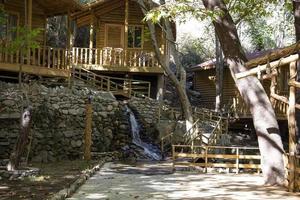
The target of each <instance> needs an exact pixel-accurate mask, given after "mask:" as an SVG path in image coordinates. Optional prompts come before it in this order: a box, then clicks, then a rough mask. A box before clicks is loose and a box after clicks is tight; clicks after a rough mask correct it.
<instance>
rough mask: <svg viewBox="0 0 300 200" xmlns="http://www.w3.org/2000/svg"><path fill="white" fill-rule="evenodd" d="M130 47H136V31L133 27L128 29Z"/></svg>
mask: <svg viewBox="0 0 300 200" xmlns="http://www.w3.org/2000/svg"><path fill="white" fill-rule="evenodd" d="M128 47H129V48H133V47H134V30H133V27H128Z"/></svg>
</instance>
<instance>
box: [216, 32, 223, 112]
mask: <svg viewBox="0 0 300 200" xmlns="http://www.w3.org/2000/svg"><path fill="white" fill-rule="evenodd" d="M215 36H216V107H215V110H216V112H221V109H222V98H223V67H224V66H223V62H222V60H223V58H222V49H221V46H220V42H219V39H218V36H217V33H215Z"/></svg>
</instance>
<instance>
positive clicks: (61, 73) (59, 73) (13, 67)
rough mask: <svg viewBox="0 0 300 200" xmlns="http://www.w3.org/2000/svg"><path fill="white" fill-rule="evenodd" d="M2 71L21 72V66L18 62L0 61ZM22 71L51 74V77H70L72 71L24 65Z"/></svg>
mask: <svg viewBox="0 0 300 200" xmlns="http://www.w3.org/2000/svg"><path fill="white" fill-rule="evenodd" d="M0 70H1V71H9V72H19V70H20V68H19V65H18V64H8V63H0ZM22 72H23V73H27V74H33V75H40V76H49V77H62V78H68V77H69V74H70V71H69V70H63V69H52V68H47V67H41V66H33V65H22Z"/></svg>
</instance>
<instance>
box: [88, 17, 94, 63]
mask: <svg viewBox="0 0 300 200" xmlns="http://www.w3.org/2000/svg"><path fill="white" fill-rule="evenodd" d="M94 29H95V15H94V14H92V19H91V24H90V45H89V47H90V54H89V64H92V60H93V59H92V57H93V51H92V49H93V48H94V31H95V30H94Z"/></svg>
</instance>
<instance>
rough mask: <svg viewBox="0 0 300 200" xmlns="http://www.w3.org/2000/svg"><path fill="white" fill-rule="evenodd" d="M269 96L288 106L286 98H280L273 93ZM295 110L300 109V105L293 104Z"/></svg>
mask: <svg viewBox="0 0 300 200" xmlns="http://www.w3.org/2000/svg"><path fill="white" fill-rule="evenodd" d="M270 96H271V97H272V98H274V99H276V100H278V101H281V102H283V103H285V104H289V100H288V98H286V97H284V96H280V95H278V94H273V93H271V95H270ZM295 108H297V109H300V104H295Z"/></svg>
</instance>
